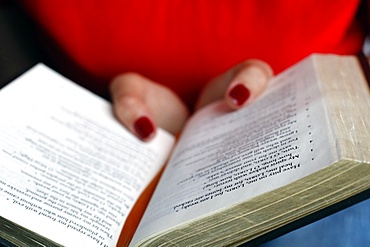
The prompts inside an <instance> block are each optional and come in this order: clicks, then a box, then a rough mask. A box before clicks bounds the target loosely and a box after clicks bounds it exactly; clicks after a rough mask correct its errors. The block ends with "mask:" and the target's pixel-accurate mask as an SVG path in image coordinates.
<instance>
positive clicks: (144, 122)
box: [134, 117, 154, 140]
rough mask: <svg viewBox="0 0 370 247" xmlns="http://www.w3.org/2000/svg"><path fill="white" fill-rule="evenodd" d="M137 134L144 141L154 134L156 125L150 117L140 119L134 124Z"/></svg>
mask: <svg viewBox="0 0 370 247" xmlns="http://www.w3.org/2000/svg"><path fill="white" fill-rule="evenodd" d="M134 128H135V131H136V134H137V135H138V136H139V137H140V138H141V139H143V140H145V139H147V138H148V137H149V136H151V135H152V134H153V133H154V125H153V123H152V121H150V120H149V118H148V117H140V118H138V119H137V120H136V121H135V123H134Z"/></svg>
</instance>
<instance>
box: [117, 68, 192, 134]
mask: <svg viewBox="0 0 370 247" xmlns="http://www.w3.org/2000/svg"><path fill="white" fill-rule="evenodd" d="M111 94H112V99H113V109H114V112H115V115H116V116H117V118H118V120H119V121H120V122H121V123H122V124H124V125H125V126H126V127H127V128H128V129H129V130H130V131H131V132H132V133H134V134H135V135H137V136H138V137H139V138H140V139H142V140H144V141H147V140H150V139H151V138H153V136H154V135H155V131H156V127H157V126H158V127H161V128H163V129H165V130H167V131H169V132H170V133H173V134H177V133H178V132H179V131H180V130H181V129H182V127H183V125H184V123H185V121H186V119H187V118H188V116H189V112H188V109H187V108H186V106H185V105H184V104H183V103H182V101H181V100H180V99H179V98H178V97H177V96H176V95H175V94H174V93H173V92H172V91H171V90H169V89H168V88H166V87H164V86H162V85H159V84H157V83H155V82H153V81H151V80H149V79H148V78H145V77H143V76H141V75H139V74H136V73H126V74H122V75H120V76H118V77H116V78H115V79H114V80H113V81H112V83H111Z"/></svg>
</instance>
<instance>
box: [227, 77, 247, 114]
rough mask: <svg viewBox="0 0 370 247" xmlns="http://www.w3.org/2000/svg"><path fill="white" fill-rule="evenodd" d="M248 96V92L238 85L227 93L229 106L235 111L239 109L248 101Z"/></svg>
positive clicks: (243, 86) (241, 85)
mask: <svg viewBox="0 0 370 247" xmlns="http://www.w3.org/2000/svg"><path fill="white" fill-rule="evenodd" d="M250 95H251V92H250V90H249V89H248V88H247V87H246V86H245V85H244V84H242V83H238V84H236V85H234V86H233V87H231V89H230V90H229V91H228V93H227V98H228V101H229V105H230V106H231V107H232V108H235V109H237V108H240V107H242V106H243V105H244V104H245V103H246V102H247V101H248V99H249V98H250Z"/></svg>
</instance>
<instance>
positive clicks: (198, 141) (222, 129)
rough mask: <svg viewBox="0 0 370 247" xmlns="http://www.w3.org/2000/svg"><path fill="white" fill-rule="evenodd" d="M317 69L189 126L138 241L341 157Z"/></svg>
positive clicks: (213, 108) (203, 113)
mask: <svg viewBox="0 0 370 247" xmlns="http://www.w3.org/2000/svg"><path fill="white" fill-rule="evenodd" d="M332 140H333V138H332V137H331V136H330V131H329V127H328V123H327V118H326V115H325V105H324V103H323V101H322V98H321V94H320V91H319V86H318V84H317V78H316V76H315V72H314V66H313V63H312V61H311V60H305V61H304V62H303V63H301V64H299V65H298V66H297V67H294V68H292V69H290V70H288V71H286V72H284V73H283V74H281V75H279V76H277V77H276V78H275V79H273V81H272V82H271V83H270V85H269V88H268V89H267V91H266V92H265V93H264V95H262V96H261V97H260V98H259V99H258V100H257V101H256V102H254V103H252V104H251V105H250V106H248V107H246V108H244V109H242V110H238V111H230V110H229V109H228V107H226V106H225V105H224V103H222V102H217V103H214V104H212V105H210V106H208V107H206V108H204V109H202V110H200V111H199V112H198V113H197V114H196V115H195V116H194V117H193V118H192V119H191V121H190V122H189V123H188V125H187V127H186V130H185V131H184V133H183V136H182V137H181V139H180V141H179V143H178V145H177V147H176V149H175V150H174V153H173V155H172V157H171V160H170V162H169V165H168V167H167V168H166V170H165V172H164V174H163V176H162V179H161V181H160V183H159V185H158V187H157V190H156V191H155V194H154V196H153V197H152V200H151V202H150V204H149V207H148V209H147V211H146V213H145V215H144V217H143V219H142V222H141V223H140V226H139V228H138V231H137V234H136V235H135V237H134V240H133V242H132V243H135V242H138V241H139V240H141V239H144V238H145V237H147V236H149V235H151V234H153V233H155V232H158V231H161V230H166V229H167V228H171V227H174V226H176V225H177V224H180V223H182V222H186V221H190V220H192V219H195V218H197V217H201V216H204V215H207V214H209V213H212V212H215V211H217V210H220V209H222V208H225V207H228V206H230V205H233V204H237V203H240V202H242V201H244V200H247V199H249V198H252V197H255V196H257V195H260V194H262V193H265V192H268V191H271V190H273V189H275V188H278V187H281V186H284V185H286V184H289V183H291V182H293V181H295V180H298V179H300V178H302V177H305V176H307V175H309V174H311V173H313V172H315V171H318V170H320V169H322V168H324V167H325V166H328V165H329V164H331V163H332V161H334V160H335V159H336V157H335V156H336V154H335V152H333V150H331V148H330V147H331V144H330V142H331V141H332Z"/></svg>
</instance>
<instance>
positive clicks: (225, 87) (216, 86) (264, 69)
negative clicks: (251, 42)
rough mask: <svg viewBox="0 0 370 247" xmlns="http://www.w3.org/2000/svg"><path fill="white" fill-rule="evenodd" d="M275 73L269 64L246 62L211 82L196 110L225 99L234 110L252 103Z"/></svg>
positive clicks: (256, 61)
mask: <svg viewBox="0 0 370 247" xmlns="http://www.w3.org/2000/svg"><path fill="white" fill-rule="evenodd" d="M272 76H273V71H272V69H271V67H270V65H268V64H267V63H265V62H263V61H261V60H257V59H249V60H246V61H244V62H242V63H240V64H238V65H236V66H234V67H233V68H231V69H229V70H228V71H226V72H225V73H223V74H221V75H220V76H218V77H216V78H214V79H213V80H211V81H210V82H209V83H208V84H207V85H206V86H205V88H204V89H203V91H202V92H201V94H200V96H199V98H198V102H197V105H196V108H197V109H199V108H201V107H203V106H204V105H206V104H209V103H211V102H213V101H216V100H220V99H222V98H223V99H224V100H225V101H226V103H227V104H228V105H229V106H230V107H231V108H232V109H238V108H241V107H243V106H245V105H247V104H249V103H250V102H252V101H253V100H254V99H255V98H256V97H257V96H258V95H259V94H260V93H261V92H262V91H263V90H264V89H265V87H266V85H267V83H268V81H269V79H270V78H271V77H272Z"/></svg>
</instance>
